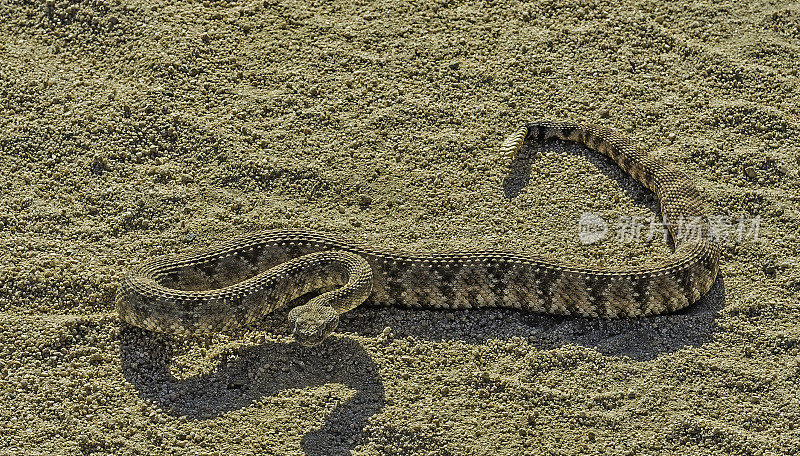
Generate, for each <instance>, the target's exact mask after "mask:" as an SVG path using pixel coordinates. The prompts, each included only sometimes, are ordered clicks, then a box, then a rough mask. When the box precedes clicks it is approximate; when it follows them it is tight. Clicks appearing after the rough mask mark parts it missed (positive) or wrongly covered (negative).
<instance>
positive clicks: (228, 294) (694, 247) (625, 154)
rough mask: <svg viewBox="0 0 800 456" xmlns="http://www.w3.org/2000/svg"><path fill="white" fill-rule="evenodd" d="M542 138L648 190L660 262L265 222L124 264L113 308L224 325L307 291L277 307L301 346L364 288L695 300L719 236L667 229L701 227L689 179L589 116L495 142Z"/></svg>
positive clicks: (472, 301)
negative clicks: (580, 261)
mask: <svg viewBox="0 0 800 456" xmlns="http://www.w3.org/2000/svg"><path fill="white" fill-rule="evenodd" d="M551 139H556V140H561V141H569V142H575V143H579V144H582V145H585V146H586V147H588V148H590V149H593V150H595V151H597V152H599V153H601V154H603V155H606V156H607V157H609V158H611V159H612V160H613V161H614V162H615V163H616V164H617V165H619V167H620V168H622V170H623V171H625V172H626V173H628V174H630V175H631V176H632V177H633V178H634V179H635V180H636V181H638V182H639V183H641V184H642V185H644V186H645V187H647V188H648V189H650V190H651V191H652V192H654V193H655V195H656V196H657V197H658V199H659V202H660V205H661V214H662V217H663V218H664V223H665V225H666V226H667V229H668V230H669V232H670V234H671V235H672V239H673V241H674V243H675V250H674V252H673V253H672V254H671V255H670V256H669V257H668V258H666V259H665V260H664V261H662V262H660V263H656V264H652V265H643V266H638V267H632V268H619V269H614V268H607V269H606V268H592V267H584V266H580V265H573V264H567V263H561V262H558V261H554V260H550V259H545V258H539V257H536V256H533V255H529V254H527V253H524V252H504V251H494V250H475V251H448V252H440V253H430V254H423V253H416V252H395V251H387V250H381V249H379V248H376V247H373V246H370V245H360V244H356V243H351V242H347V241H344V240H341V239H338V238H336V237H334V236H331V235H327V234H324V233H317V232H312V231H308V230H275V231H266V232H260V233H253V234H247V235H244V236H241V237H238V238H235V239H233V240H230V241H228V242H224V243H221V244H219V245H218V246H216V247H213V248H211V249H210V250H208V251H203V252H197V253H191V254H188V255H183V256H174V257H160V258H155V259H153V260H151V261H147V262H145V263H143V264H141V265H139V266H137V267H135V268H134V269H133V270H131V271H130V273H129V274H128V275H127V276H125V277H124V279H123V280H122V282H121V283H120V286H119V288H118V291H117V297H116V307H117V312H118V313H119V316H120V318H121V319H122V320H123V321H125V322H127V323H129V324H132V325H135V326H139V327H142V328H144V329H147V330H152V331H158V332H163V333H172V334H195V333H208V332H230V331H234V330H236V329H237V328H240V327H242V326H244V325H248V324H250V323H252V322H255V321H257V320H259V319H260V318H262V317H263V316H264V315H266V314H268V313H270V312H273V311H275V310H276V309H279V308H282V307H285V306H286V305H287V304H288V303H290V302H292V301H293V300H294V299H295V298H298V297H300V296H302V295H304V294H306V293H309V292H312V291H316V292H321V294H318V295H317V296H315V297H313V298H312V299H311V300H309V301H308V302H307V303H306V304H303V305H299V306H297V307H295V308H293V309H291V310H290V311H289V314H288V318H289V322H290V324H291V326H292V328H293V329H292V331H293V335H294V337H295V339H296V340H297V341H298V342H299V343H301V344H303V345H308V346H312V345H317V344H319V343H321V342H322V341H323V340H325V338H327V337H328V336H330V335H331V333H333V331H334V330H335V329H336V326H337V324H338V322H339V315H341V314H343V313H345V312H347V311H349V310H351V309H353V308H355V307H357V306H359V305H361V304H362V303H363V302H364V301H366V300H367V299H368V298H371V299H372V300H373V301H374V302H376V303H380V304H384V305H393V306H403V307H411V308H446V309H471V308H478V307H507V308H514V309H520V310H523V311H530V312H543V313H548V314H557V315H575V316H583V317H601V318H624V317H637V316H645V315H655V314H662V313H668V312H673V311H676V310H678V309H682V308H684V307H686V306H688V305H690V304H692V303H694V302H695V301H697V300H698V299H700V297H701V296H703V295H704V294H705V293H706V292H707V291H708V290H709V289H710V288H711V285H712V284H713V283H714V281H715V280H716V276H717V273H718V271H719V255H720V247H719V243H718V242H717V240H716V239H715V238H713V237H712V236H710V235H708V236H697V237H692V238H687V239H683V238H681V237H679V236H678V235H677V234H678V231H677V230H678V227H679V224H680V223H682V221H684V220H688V219H691V220H700V221H701V222H700V223H701V224H702V226H701V229H702V232H703V233H706V234H708V233H710V232H711V231H710V229H709V226H708V220H707V218H706V217H704V214H703V208H702V204H701V201H700V195H699V192H698V191H697V189H696V188H695V187H694V186H693V185H692V183H691V182H690V181H689V180H688V179H687V178H686V177H685V176H684V175H683V174H682V173H680V172H679V171H678V170H676V169H674V168H673V167H672V166H670V165H668V164H667V163H665V162H664V161H662V160H660V159H658V158H657V157H655V156H654V155H652V154H650V153H649V152H648V151H646V150H642V149H640V148H639V147H637V146H636V145H635V144H634V143H633V142H631V141H630V140H629V139H627V138H625V137H624V136H622V135H620V134H618V133H616V132H615V131H613V130H611V129H609V128H607V127H603V126H599V125H593V124H577V123H556V122H531V123H526V124H524V125H523V126H521V127H520V128H519V129H518V130H516V131H515V132H514V133H513V134H512V135H511V136H510V137H509V138H508V139H507V140H506V141H505V142H504V143H503V145H502V147H501V149H500V150H501V152H502V153H504V154H507V155H509V156H511V157H512V158H513V157H514V156H516V154H517V153H518V152H519V150H520V149H521V147H522V146H523V144H524V143H525V142H526V141H548V140H551Z"/></svg>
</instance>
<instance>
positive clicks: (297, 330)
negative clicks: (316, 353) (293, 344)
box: [288, 303, 339, 347]
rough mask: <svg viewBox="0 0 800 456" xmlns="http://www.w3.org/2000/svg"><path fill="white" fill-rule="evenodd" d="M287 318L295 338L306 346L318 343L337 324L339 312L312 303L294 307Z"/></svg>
mask: <svg viewBox="0 0 800 456" xmlns="http://www.w3.org/2000/svg"><path fill="white" fill-rule="evenodd" d="M288 318H289V323H290V324H291V325H292V327H293V328H294V329H293V330H292V334H294V338H295V340H297V343H299V344H300V345H305V346H306V347H313V346H314V345H319V344H320V343H321V342H322V341H323V340H325V339H326V338H327V337H328V336H330V335H331V334H332V333H333V330H334V329H336V327H337V326H338V325H339V314H337V313H336V311H335V310H333V308H332V307H330V306H320V305H318V304H316V305H315V304H312V303H309V304H305V305H302V306H297V307H295V308H294V309H292V310H291V311H290V312H289V317H288Z"/></svg>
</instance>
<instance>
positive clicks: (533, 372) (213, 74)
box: [0, 0, 800, 455]
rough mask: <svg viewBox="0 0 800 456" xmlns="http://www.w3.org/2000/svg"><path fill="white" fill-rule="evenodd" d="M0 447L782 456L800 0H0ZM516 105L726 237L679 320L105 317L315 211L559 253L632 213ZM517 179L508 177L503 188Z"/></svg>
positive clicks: (581, 258)
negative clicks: (603, 132)
mask: <svg viewBox="0 0 800 456" xmlns="http://www.w3.org/2000/svg"><path fill="white" fill-rule="evenodd" d="M0 17H2V18H3V20H2V21H0V37H2V39H0V154H2V158H1V159H0V173H1V174H2V176H3V177H2V182H3V185H2V187H0V243H2V245H0V328H2V329H0V404H2V407H0V453H3V454H219V455H228V454H303V453H305V454H309V455H327V454H348V453H352V454H357V455H377V454H409V455H411V454H413V455H417V454H423V455H448V454H452V455H456V454H458V455H462V454H476V455H479V454H487V455H488V454H491V455H502V454H508V455H512V454H665V453H667V454H687V455H690V454H691V455H695V454H757V455H762V454H763V455H768V454H797V453H798V452H800V430H799V429H798V428H797V423H798V420H799V419H800V393H798V391H800V388H799V387H800V385H799V383H800V325H798V321H800V304H798V293H799V292H800V258H799V253H798V252H800V249H799V248H798V245H799V244H798V240H799V238H800V228H798V227H799V226H800V225H799V224H798V222H799V221H800V210H798V201H799V200H800V180H799V179H798V157H799V156H800V140H799V139H798V138H800V134H798V129H799V128H800V119H799V118H798V115H799V114H800V113H799V112H798V110H799V109H800V108H798V106H800V77H799V76H798V67H797V62H798V57H799V56H800V8H799V7H798V6H797V4H796V3H794V2H788V1H786V2H781V1H778V2H755V3H754V2H706V3H703V2H691V1H677V2H656V1H640V2H631V1H627V0H624V1H621V2H617V1H614V2H610V1H595V2H589V3H585V2H577V1H575V2H552V1H543V2H542V1H537V2H525V3H520V2H512V1H508V2H502V1H487V2H475V3H472V2H470V3H465V2H454V1H441V2H404V1H397V0H392V1H386V2H383V1H369V2H368V1H364V2H353V1H344V2H323V1H315V2H302V1H278V0H275V1H272V0H268V1H264V2H226V1H213V2H212V1H206V2H183V3H181V2H138V1H131V0H111V1H109V0H95V1H69V2H68V1H62V0H55V1H48V2H21V1H9V2H4V3H3V4H2V5H0ZM529 119H553V120H589V121H596V122H600V123H603V124H606V125H609V126H612V127H614V128H617V129H619V130H621V131H624V132H625V133H626V134H628V135H629V136H630V137H632V138H634V139H635V140H636V141H638V142H639V143H640V144H642V146H644V147H648V148H652V149H654V150H655V151H656V153H658V154H659V155H660V156H662V157H664V158H666V159H667V160H669V161H671V162H674V163H675V164H676V165H677V166H679V167H681V168H682V169H683V170H685V172H686V173H687V174H688V175H690V176H691V177H692V179H693V180H694V181H695V182H696V183H697V185H698V186H699V187H700V189H701V191H702V193H703V196H704V198H705V200H706V202H707V205H708V209H709V213H711V214H716V215H725V216H729V217H732V218H733V219H734V220H737V219H738V218H739V217H744V218H745V219H747V220H752V219H753V218H754V217H761V224H760V231H759V240H758V241H755V240H753V239H743V240H742V241H741V242H739V241H738V240H737V239H736V235H735V234H736V233H735V231H734V232H731V236H732V238H731V239H730V241H729V242H728V243H727V244H726V246H725V249H724V252H723V256H722V281H721V282H720V283H719V284H718V285H717V287H716V288H715V289H714V290H713V291H712V293H711V294H710V296H709V297H708V298H707V299H705V300H703V301H702V302H701V303H699V304H698V305H696V306H694V307H693V308H691V309H690V310H689V311H687V312H682V313H680V314H677V315H670V316H664V317H656V318H650V319H644V320H636V321H617V322H606V321H596V320H585V319H570V318H555V317H548V316H539V315H526V314H521V313H517V312H512V311H505V310H482V311H460V312H437V311H412V310H403V309H387V308H364V309H357V310H355V311H354V312H352V314H351V315H348V316H347V317H345V318H344V320H343V322H342V325H341V328H340V331H339V332H338V333H337V334H338V335H337V337H336V338H335V339H334V340H331V341H329V343H327V344H325V345H324V346H323V347H321V348H317V349H304V348H300V347H298V346H297V345H296V344H293V343H292V342H291V339H290V338H289V337H288V336H287V334H288V329H287V328H286V325H285V324H284V318H285V313H284V314H283V315H280V314H279V315H276V316H274V317H272V318H270V319H269V321H268V322H266V323H265V326H266V327H267V328H268V329H266V330H259V331H253V332H252V333H251V334H248V335H247V336H246V337H244V338H241V339H230V338H226V337H222V336H219V337H215V338H213V339H211V340H177V341H176V340H172V339H168V338H163V337H160V336H156V335H153V334H148V333H144V332H142V331H138V330H136V329H133V328H127V327H120V325H119V323H118V322H117V321H116V317H115V313H114V308H113V296H114V292H115V289H116V285H117V283H118V281H119V279H120V277H121V276H122V275H123V274H124V273H125V272H126V270H127V269H128V268H129V267H130V266H131V265H133V264H136V263H138V262H140V261H143V260H145V259H147V258H150V257H151V256H152V255H156V254H163V253H174V252H181V251H188V250H193V249H197V248H201V247H203V246H207V245H209V244H210V243H212V242H213V241H215V240H219V239H224V238H226V237H228V236H230V235H233V234H239V233H244V232H249V231H252V230H257V229H265V228H274V227H305V228H313V229H317V230H323V231H328V232H334V233H339V234H341V235H342V236H345V237H349V238H352V239H358V240H361V241H366V242H371V243H374V244H377V245H382V246H386V247H396V248H403V249H406V250H411V249H429V250H442V249H452V248H467V247H471V248H475V247H476V246H481V247H485V248H507V249H515V250H527V251H534V252H538V253H540V254H541V255H544V256H550V257H552V258H560V259H566V260H570V261H577V262H583V263H590V264H597V265H607V266H609V265H632V264H637V263H639V262H642V261H650V260H651V259H653V258H656V259H657V258H662V257H663V256H664V255H666V254H668V253H669V249H668V248H667V246H666V244H663V243H662V242H660V241H656V242H639V243H631V244H625V243H621V242H618V241H615V240H614V239H613V237H609V238H607V239H606V240H605V241H603V242H601V243H599V244H594V245H591V246H583V245H581V244H580V243H578V242H577V228H576V221H577V220H578V217H579V216H580V214H581V213H583V212H592V213H595V214H598V215H601V216H602V217H603V218H604V219H606V220H607V221H608V222H609V223H610V224H611V226H612V228H614V227H615V224H616V221H617V220H618V219H619V218H620V217H626V216H631V215H635V216H639V217H642V218H647V217H649V216H651V215H652V214H653V212H652V209H653V208H654V207H655V202H654V201H653V199H652V197H651V196H649V195H647V194H646V193H645V192H643V191H642V190H641V188H640V187H638V186H636V184H635V183H633V182H632V181H631V180H630V179H628V178H626V177H624V176H622V175H621V174H620V173H619V172H618V171H617V170H616V169H615V168H613V167H609V166H608V164H607V163H606V162H603V161H602V160H599V159H598V158H597V156H595V155H592V154H589V155H588V156H584V155H586V154H585V153H584V152H582V150H581V149H580V148H565V147H563V146H559V145H553V146H548V147H544V148H542V147H538V148H533V149H529V150H528V153H529V154H530V156H531V157H530V159H528V160H527V161H522V162H518V163H517V164H516V165H515V166H516V167H515V168H514V170H512V172H511V174H509V173H508V166H507V165H508V164H507V163H504V162H503V161H502V159H501V158H500V157H498V156H497V147H498V145H499V144H500V142H501V141H502V138H503V137H504V136H505V135H506V134H508V133H509V132H510V131H512V130H513V128H514V127H515V126H516V125H517V124H518V123H520V122H522V121H525V120H529ZM523 184H524V186H523Z"/></svg>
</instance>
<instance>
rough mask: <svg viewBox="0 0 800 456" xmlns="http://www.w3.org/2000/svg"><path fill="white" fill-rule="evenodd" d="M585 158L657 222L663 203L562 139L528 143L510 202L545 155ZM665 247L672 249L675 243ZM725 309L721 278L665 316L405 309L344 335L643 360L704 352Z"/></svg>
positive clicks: (361, 320)
mask: <svg viewBox="0 0 800 456" xmlns="http://www.w3.org/2000/svg"><path fill="white" fill-rule="evenodd" d="M550 151H553V152H556V153H561V154H570V155H575V156H580V157H582V158H584V159H586V160H588V161H589V162H590V163H592V164H593V165H595V166H596V167H597V168H598V169H599V170H600V172H602V173H603V174H605V175H606V176H607V177H608V178H609V179H611V180H613V181H616V183H617V184H618V185H619V187H620V188H622V190H623V191H624V192H625V193H626V194H627V195H628V197H630V198H631V199H632V200H633V202H634V203H635V204H637V205H640V206H643V207H646V208H647V209H649V210H650V211H652V212H653V213H654V214H655V215H656V217H657V218H658V219H660V218H661V211H660V208H659V204H658V199H657V198H656V197H655V195H654V194H653V193H652V192H651V191H650V190H648V189H646V188H645V187H644V186H642V185H641V184H639V183H638V182H636V181H635V180H634V179H633V178H632V177H630V176H629V175H628V174H627V173H625V172H624V171H622V169H620V167H619V166H617V164H616V163H614V162H613V161H612V160H611V159H609V158H608V157H606V156H604V155H602V154H600V153H599V152H596V151H593V150H591V149H589V148H588V147H586V146H583V145H579V144H575V143H568V142H563V141H551V142H545V143H533V144H526V145H525V147H523V148H522V149H521V150H520V152H519V154H518V155H517V157H516V159H515V160H514V162H513V163H512V164H511V167H510V169H509V172H508V174H507V176H506V177H505V179H504V181H503V190H504V193H505V197H506V198H508V199H513V198H516V197H517V196H518V195H519V194H520V193H521V191H522V189H523V188H525V186H526V185H527V184H528V182H529V181H530V179H531V168H532V165H533V162H534V161H535V158H536V156H537V155H538V154H539V153H540V152H550ZM668 243H669V244H670V246H671V247H673V248H674V242H672V239H671V238H669V239H668ZM724 306H725V284H724V280H723V278H722V276H721V275H720V276H719V277H718V278H717V280H716V282H715V283H714V285H713V286H712V288H711V289H710V290H709V292H708V293H707V294H706V295H705V296H703V297H702V298H701V299H700V300H699V301H698V302H696V303H694V304H693V305H691V306H689V307H687V308H686V309H683V310H681V311H679V312H674V313H671V314H667V315H656V316H650V317H639V318H626V319H617V320H604V319H598V318H584V317H565V316H553V315H543V314H532V313H528V312H521V311H515V310H507V309H475V310H459V311H449V310H404V309H394V308H380V310H374V309H370V308H368V307H361V308H357V309H355V310H353V311H351V312H349V313H347V314H345V315H343V317H344V318H343V324H340V327H339V330H340V331H353V332H357V333H360V334H363V335H367V336H377V334H378V333H380V332H381V331H383V330H384V328H386V327H388V328H391V332H392V333H393V334H394V336H395V337H405V336H414V337H419V338H423V339H428V340H437V341H447V340H460V341H465V342H468V343H475V344H481V343H484V342H485V341H486V340H489V339H501V340H502V339H508V338H512V337H521V338H523V339H525V340H527V341H528V343H529V344H531V345H533V346H535V347H537V348H539V349H545V350H546V349H553V348H557V347H559V346H561V345H565V344H575V345H582V346H586V347H590V348H593V349H596V350H597V351H599V352H601V353H603V354H605V355H607V356H620V357H623V356H624V357H629V358H633V359H635V360H639V361H643V360H649V359H654V358H656V357H658V356H660V355H661V354H665V353H671V352H674V351H677V350H680V349H681V348H683V347H688V346H694V347H699V346H701V345H703V344H705V343H707V342H709V341H711V340H712V339H713V336H714V333H715V332H716V330H717V324H716V320H717V317H718V316H719V313H720V311H721V310H722V309H723V308H724Z"/></svg>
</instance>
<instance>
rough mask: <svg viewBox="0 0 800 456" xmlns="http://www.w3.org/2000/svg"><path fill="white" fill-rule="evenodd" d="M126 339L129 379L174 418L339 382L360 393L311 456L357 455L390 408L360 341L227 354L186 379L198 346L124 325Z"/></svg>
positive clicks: (326, 427) (312, 438)
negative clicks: (182, 374)
mask: <svg viewBox="0 0 800 456" xmlns="http://www.w3.org/2000/svg"><path fill="white" fill-rule="evenodd" d="M120 333H121V345H120V352H121V361H122V372H123V374H124V376H125V378H126V379H127V380H128V381H129V382H130V384H131V385H132V386H133V387H134V388H136V390H137V391H138V392H139V394H140V396H141V397H143V398H144V399H147V400H149V401H150V402H151V403H153V404H154V405H155V406H157V407H158V408H160V409H161V410H163V411H165V412H167V413H169V414H171V415H174V416H183V417H186V418H188V419H191V420H206V419H210V418H214V417H217V416H220V415H223V414H225V413H226V412H230V411H233V410H239V409H242V408H245V407H248V406H251V405H253V404H254V402H255V401H259V400H269V398H275V397H277V396H278V394H279V393H280V392H281V391H285V390H290V389H295V388H299V389H302V388H308V387H317V386H324V385H326V384H331V383H339V384H343V385H345V386H347V387H349V388H351V389H353V390H355V391H356V392H355V394H354V395H353V396H352V397H350V398H349V399H348V400H346V401H343V402H342V403H338V404H337V405H336V406H334V407H333V409H332V411H331V412H330V414H329V415H328V416H327V417H326V418H325V420H324V423H323V424H322V425H321V426H320V427H318V428H316V429H310V430H308V431H306V433H305V434H304V435H303V437H302V440H301V447H302V449H303V451H304V452H305V454H307V455H309V456H317V455H319V456H323V455H349V454H350V452H351V450H352V448H353V447H354V446H355V445H357V444H359V443H360V442H362V441H363V440H364V426H365V424H366V422H367V420H368V419H369V418H370V417H371V416H372V415H374V414H376V413H378V412H379V411H380V410H381V409H382V408H383V406H384V388H383V384H382V383H381V381H380V376H379V375H378V369H377V367H376V366H375V364H374V363H373V362H372V360H371V359H370V357H369V356H368V355H367V354H366V353H365V352H364V350H363V349H362V348H361V347H360V346H359V345H358V343H357V342H356V341H354V340H352V339H348V338H342V337H333V338H331V339H330V340H328V341H326V344H325V345H324V346H323V347H316V348H306V347H302V346H300V345H298V344H296V343H276V342H266V343H262V344H260V345H254V346H245V347H243V348H240V349H233V350H230V351H229V352H225V353H223V355H222V356H221V359H218V360H214V361H215V363H214V367H213V368H212V370H211V371H208V372H204V373H200V374H196V375H192V376H189V377H188V378H178V377H176V376H175V375H174V374H173V373H172V372H171V371H170V365H171V364H172V363H173V361H174V359H175V357H176V356H179V355H181V354H182V353H183V352H185V351H186V350H185V346H186V345H190V344H187V341H186V340H181V339H174V338H172V337H169V336H164V335H161V334H157V333H152V332H149V331H146V330H142V329H139V328H136V327H133V326H130V325H127V324H124V323H122V324H121V330H120ZM189 342H190V341H189ZM331 400H333V401H337V402H338V399H335V398H333V399H331Z"/></svg>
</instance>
